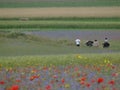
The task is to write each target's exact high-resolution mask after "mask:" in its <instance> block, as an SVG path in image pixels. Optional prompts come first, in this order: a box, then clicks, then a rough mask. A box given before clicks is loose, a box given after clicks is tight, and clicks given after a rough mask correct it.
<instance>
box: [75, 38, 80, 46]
mask: <svg viewBox="0 0 120 90" xmlns="http://www.w3.org/2000/svg"><path fill="white" fill-rule="evenodd" d="M75 43H76V46H78V47H79V46H80V39H76V40H75Z"/></svg>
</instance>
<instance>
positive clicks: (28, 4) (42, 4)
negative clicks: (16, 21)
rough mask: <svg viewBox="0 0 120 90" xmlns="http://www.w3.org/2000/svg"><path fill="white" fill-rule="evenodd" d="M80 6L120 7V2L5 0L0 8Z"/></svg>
mask: <svg viewBox="0 0 120 90" xmlns="http://www.w3.org/2000/svg"><path fill="white" fill-rule="evenodd" d="M79 6H82V7H83V6H120V1H119V0H67V1H66V0H64V1H60V0H59V1H58V0H56V1H55V0H45V1H43V0H42V1H38V0H37V1H36V0H31V1H29V2H27V1H26V0H20V1H19V0H12V1H11V0H10V1H9V0H4V1H0V8H17V7H79Z"/></svg>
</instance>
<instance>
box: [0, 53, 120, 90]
mask: <svg viewBox="0 0 120 90" xmlns="http://www.w3.org/2000/svg"><path fill="white" fill-rule="evenodd" d="M119 60H120V54H119V53H116V54H89V55H87V54H81V55H80V54H75V55H56V56H54V55H49V56H21V57H19V56H18V57H0V90H119V89H120V86H119V84H120V64H119V62H120V61H119Z"/></svg>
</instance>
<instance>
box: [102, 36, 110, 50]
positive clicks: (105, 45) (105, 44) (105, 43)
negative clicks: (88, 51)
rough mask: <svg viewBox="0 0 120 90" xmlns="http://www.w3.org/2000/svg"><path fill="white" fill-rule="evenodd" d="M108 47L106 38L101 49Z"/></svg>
mask: <svg viewBox="0 0 120 90" xmlns="http://www.w3.org/2000/svg"><path fill="white" fill-rule="evenodd" d="M109 46H110V44H109V42H108V38H105V40H104V43H103V48H108V47H109Z"/></svg>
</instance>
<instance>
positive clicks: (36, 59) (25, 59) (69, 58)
mask: <svg viewBox="0 0 120 90" xmlns="http://www.w3.org/2000/svg"><path fill="white" fill-rule="evenodd" d="M98 57H99V58H98ZM119 59H120V54H119V53H114V54H105V53H103V54H68V55H48V56H47V55H43V56H15V57H0V64H1V65H2V66H4V67H26V66H36V65H40V66H50V65H55V66H60V65H70V64H73V65H78V64H83V65H85V64H87V65H89V64H93V65H94V64H96V63H97V64H103V63H104V60H110V62H111V63H112V64H119V62H120V61H119Z"/></svg>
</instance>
